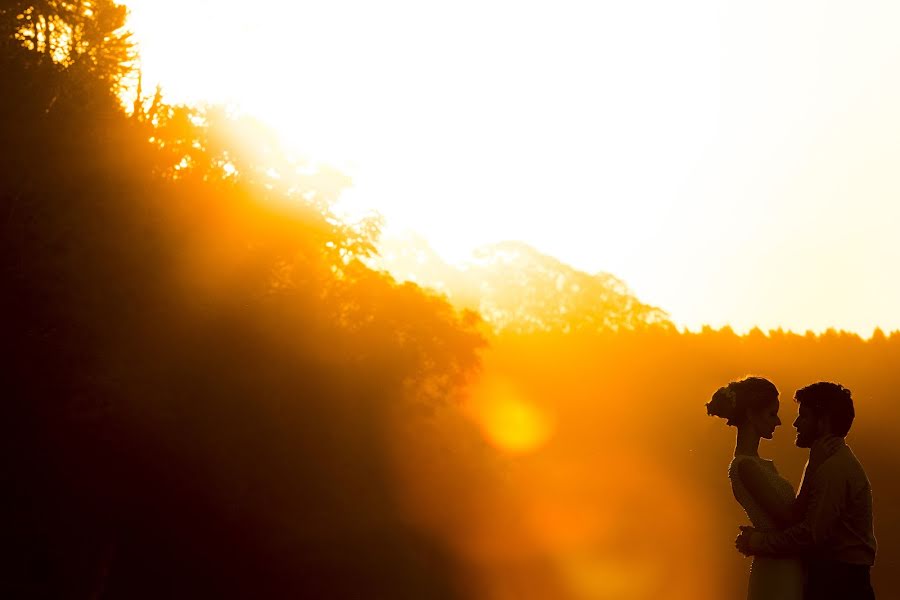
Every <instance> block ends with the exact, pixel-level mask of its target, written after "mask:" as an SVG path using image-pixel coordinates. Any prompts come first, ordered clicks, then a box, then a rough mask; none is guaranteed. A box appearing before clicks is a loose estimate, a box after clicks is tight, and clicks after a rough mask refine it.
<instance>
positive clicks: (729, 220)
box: [128, 0, 900, 333]
mask: <svg viewBox="0 0 900 600" xmlns="http://www.w3.org/2000/svg"><path fill="white" fill-rule="evenodd" d="M801 4H803V3H799V4H798V5H797V6H793V5H791V7H785V6H783V3H781V2H776V1H775V0H763V1H761V2H758V3H752V5H740V4H728V5H725V4H723V3H720V2H716V1H715V0H689V1H687V2H669V1H666V0H640V1H638V2H580V1H576V0H564V1H562V2H549V1H548V2H529V3H522V2H514V1H512V0H458V1H457V2H452V3H450V2H446V3H436V2H421V1H418V0H386V1H384V2H363V1H360V0H310V1H306V2H289V1H276V0H259V1H257V2H253V3H250V2H246V1H240V2H238V1H236V0H231V1H224V0H223V1H217V2H210V1H201V0H195V1H187V0H132V1H131V2H128V5H129V6H130V8H131V20H130V27H131V28H132V29H133V30H134V32H135V39H136V41H137V42H138V44H139V49H140V52H141V57H142V68H143V72H144V80H145V82H146V83H148V84H152V83H153V82H156V81H159V82H161V83H162V85H163V88H164V91H165V92H166V94H167V97H168V99H170V100H172V101H176V102H177V101H186V102H207V101H208V102H214V103H225V104H229V105H232V106H233V107H235V108H236V109H238V110H241V111H245V112H247V113H250V114H252V115H253V116H255V117H257V118H259V119H261V120H263V121H264V122H266V123H268V124H269V125H271V126H272V127H273V128H274V129H276V130H277V131H278V132H280V134H281V135H282V137H283V138H284V140H285V141H286V143H287V144H288V145H289V146H291V147H292V148H293V149H294V150H296V151H298V152H300V153H302V154H304V155H306V156H308V157H311V158H313V159H315V160H317V161H321V162H327V163H331V164H332V165H334V166H336V167H338V168H339V169H341V170H343V171H344V172H347V173H348V174H349V175H351V176H352V177H353V179H354V186H353V188H352V190H351V191H350V192H349V193H348V194H347V195H346V197H345V199H344V200H345V202H344V205H345V206H346V207H348V209H353V210H357V211H359V210H365V209H375V210H377V211H379V212H381V213H382V214H383V215H384V216H385V217H386V218H387V223H388V226H389V230H401V229H407V228H409V229H414V230H416V231H417V232H418V233H420V234H421V235H423V236H424V237H425V238H426V239H427V240H428V241H429V242H430V243H431V244H432V245H433V246H434V247H435V249H436V250H438V251H439V252H440V253H441V254H443V255H444V256H445V257H448V258H450V259H456V260H458V259H461V258H463V257H465V256H467V254H468V252H469V251H470V250H471V249H472V248H474V247H477V246H478V245H481V244H485V243H492V242H497V241H502V240H509V239H516V240H522V241H525V242H527V243H529V244H531V245H533V246H535V247H537V248H538V249H539V250H541V251H543V252H546V253H548V254H551V255H554V256H556V257H558V258H560V259H562V260H564V261H565V262H568V263H570V264H572V265H573V266H575V267H577V268H581V269H584V270H587V271H598V270H604V271H609V272H612V273H614V274H616V275H618V276H620V277H621V278H623V279H624V280H625V281H626V282H628V283H629V284H630V285H631V287H632V288H633V290H634V291H635V292H636V293H637V294H638V295H639V296H640V297H641V298H642V299H643V300H645V301H647V302H650V303H653V304H656V305H659V306H661V307H662V308H664V309H666V310H668V311H669V312H670V314H671V315H672V317H673V319H674V320H675V321H676V322H677V323H680V324H684V325H688V326H691V327H698V326H699V325H701V324H703V323H711V324H713V325H721V324H725V323H730V324H732V325H733V326H735V327H736V328H737V329H739V330H740V329H747V328H749V327H751V326H753V325H756V324H758V325H761V326H763V327H764V328H765V327H777V326H785V327H789V328H794V329H799V330H803V329H805V328H812V329H817V330H822V329H824V328H826V327H829V326H836V327H844V328H849V329H855V330H857V331H861V332H863V333H868V332H870V331H871V328H872V327H873V326H875V325H881V326H882V327H886V328H896V327H900V316H898V313H897V311H896V310H894V308H893V307H894V306H896V304H897V302H900V284H898V283H896V282H895V281H894V280H893V278H889V277H884V276H882V273H881V270H880V269H879V268H878V265H879V264H888V263H890V262H897V261H898V260H900V245H898V244H893V243H888V242H886V240H892V239H894V237H895V236H894V235H893V225H892V224H894V223H896V222H898V221H900V204H898V203H896V202H895V201H894V199H895V198H896V197H897V196H898V195H900V178H898V177H897V175H896V169H895V167H894V165H895V164H896V161H893V158H891V157H896V156H897V144H896V140H897V139H900V113H898V112H897V111H896V110H895V106H896V105H897V103H898V102H900V83H898V82H897V81H894V80H886V79H885V78H884V77H883V73H886V72H893V71H895V70H896V68H897V67H900V38H898V37H897V36H896V35H895V31H896V28H897V26H900V4H898V3H883V4H881V5H879V7H878V8H877V10H876V9H875V8H873V9H872V10H871V11H870V13H862V12H853V13H852V14H851V13H850V12H848V10H849V9H848V10H844V9H842V8H840V7H839V6H838V5H835V6H830V5H829V7H828V8H827V9H826V8H825V7H820V8H816V10H815V11H813V12H815V15H816V16H815V18H814V19H812V20H811V19H810V11H809V10H806V9H804V8H802V7H801V6H800V5H801ZM876 13H877V14H876ZM759 40H766V44H765V45H760V44H759ZM836 40H842V41H841V42H840V43H838V42H836ZM895 79H896V78H895ZM889 159H890V160H889ZM851 208H852V209H851ZM822 298H829V302H827V303H823V302H822Z"/></svg>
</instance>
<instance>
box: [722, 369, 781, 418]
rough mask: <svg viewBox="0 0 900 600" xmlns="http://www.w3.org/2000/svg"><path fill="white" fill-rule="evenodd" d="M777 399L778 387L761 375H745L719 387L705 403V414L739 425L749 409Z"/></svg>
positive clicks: (755, 408) (763, 405) (757, 407)
mask: <svg viewBox="0 0 900 600" xmlns="http://www.w3.org/2000/svg"><path fill="white" fill-rule="evenodd" d="M777 399H778V388H776V387H775V384H774V383H772V382H771V381H769V380H768V379H765V378H763V377H745V378H744V379H741V380H740V381H732V382H731V383H729V384H728V385H725V386H722V387H720V388H719V389H718V390H716V393H715V394H713V397H712V400H710V401H709V402H707V404H706V414H708V415H712V416H714V417H721V418H723V419H726V421H727V422H726V425H734V426H736V427H737V426H740V425H741V424H742V423H743V422H744V421H745V420H746V419H747V413H748V412H749V411H751V410H758V409H761V408H763V407H765V406H766V405H767V404H768V403H769V402H771V401H772V400H777Z"/></svg>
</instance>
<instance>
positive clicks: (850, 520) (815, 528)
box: [758, 444, 877, 565]
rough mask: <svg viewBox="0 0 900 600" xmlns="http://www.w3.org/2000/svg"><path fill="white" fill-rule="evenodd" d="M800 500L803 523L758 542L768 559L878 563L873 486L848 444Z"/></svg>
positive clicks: (807, 479) (807, 480) (806, 483)
mask: <svg viewBox="0 0 900 600" xmlns="http://www.w3.org/2000/svg"><path fill="white" fill-rule="evenodd" d="M809 471H810V468H809V464H808V463H807V468H806V472H805V473H804V476H803V483H802V485H801V487H800V494H799V495H798V497H797V508H798V513H799V515H798V516H799V518H800V520H799V522H798V523H796V524H795V525H793V526H791V527H789V528H787V529H785V530H782V531H777V532H768V533H762V534H761V537H760V538H759V539H758V545H759V548H760V550H762V551H763V553H765V554H776V555H807V556H813V557H815V558H820V559H826V560H835V561H839V562H844V563H850V564H857V565H873V564H875V550H876V547H877V546H876V542H875V533H874V530H873V527H872V487H871V485H870V484H869V479H868V477H866V473H865V471H864V470H863V468H862V465H861V464H860V462H859V460H857V458H856V456H855V455H854V454H853V452H852V451H851V450H850V448H849V447H848V446H847V445H846V444H842V445H841V447H840V448H838V450H837V451H836V452H835V453H834V454H833V455H831V456H830V457H829V458H827V459H826V460H825V461H824V462H823V463H822V464H821V465H819V466H818V468H816V469H814V470H813V473H812V475H809Z"/></svg>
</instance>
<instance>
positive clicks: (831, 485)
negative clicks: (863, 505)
mask: <svg viewBox="0 0 900 600" xmlns="http://www.w3.org/2000/svg"><path fill="white" fill-rule="evenodd" d="M834 467H835V464H834V463H831V464H823V465H821V466H820V467H819V468H818V469H817V470H816V472H815V473H814V474H813V476H812V479H811V480H810V482H809V483H810V488H809V502H808V504H807V508H806V514H805V515H803V519H802V520H801V521H800V522H799V523H797V524H796V525H794V526H792V527H788V528H787V529H784V530H782V531H775V532H760V531H755V532H753V533H752V534H751V535H750V536H749V539H748V540H747V541H748V546H749V550H750V553H751V554H774V555H792V554H799V553H802V552H804V551H806V550H808V549H809V548H811V547H813V546H815V545H817V544H819V543H821V542H822V541H823V540H825V539H826V538H827V537H828V534H829V532H830V531H831V529H832V527H833V526H834V523H835V522H836V521H837V519H838V517H839V516H840V513H841V506H842V504H843V496H844V493H843V492H844V487H845V485H844V481H843V478H842V477H840V473H837V472H835V469H834Z"/></svg>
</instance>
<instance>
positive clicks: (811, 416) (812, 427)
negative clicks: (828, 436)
mask: <svg viewBox="0 0 900 600" xmlns="http://www.w3.org/2000/svg"><path fill="white" fill-rule="evenodd" d="M794 429H796V430H797V440H796V442H795V443H796V444H797V447H798V448H812V445H813V443H814V442H815V441H816V440H817V439H818V438H819V436H820V435H822V433H823V431H822V429H823V428H822V422H821V420H820V419H819V418H818V417H817V416H816V415H815V413H813V411H812V410H810V409H809V407H807V406H804V405H803V404H801V405H800V410H799V412H798V414H797V419H796V420H795V421H794Z"/></svg>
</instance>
